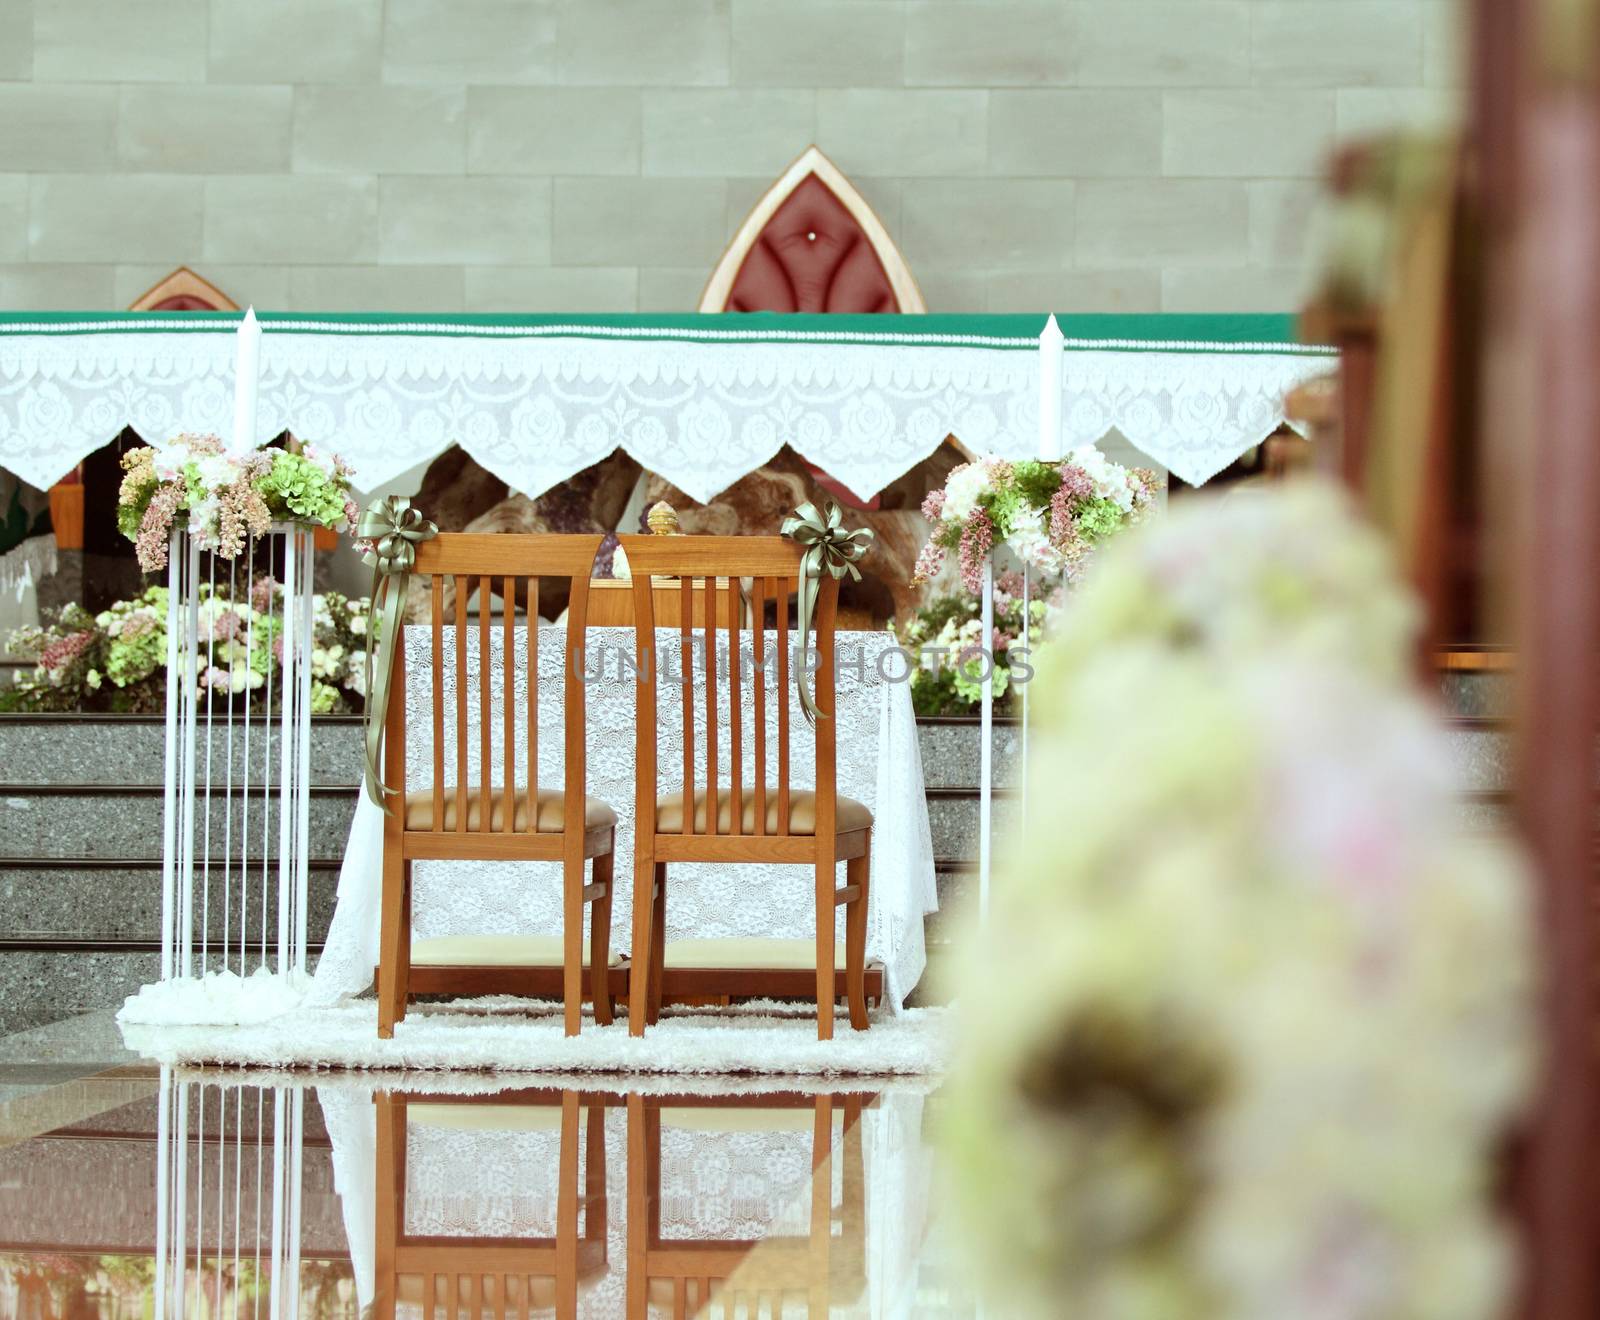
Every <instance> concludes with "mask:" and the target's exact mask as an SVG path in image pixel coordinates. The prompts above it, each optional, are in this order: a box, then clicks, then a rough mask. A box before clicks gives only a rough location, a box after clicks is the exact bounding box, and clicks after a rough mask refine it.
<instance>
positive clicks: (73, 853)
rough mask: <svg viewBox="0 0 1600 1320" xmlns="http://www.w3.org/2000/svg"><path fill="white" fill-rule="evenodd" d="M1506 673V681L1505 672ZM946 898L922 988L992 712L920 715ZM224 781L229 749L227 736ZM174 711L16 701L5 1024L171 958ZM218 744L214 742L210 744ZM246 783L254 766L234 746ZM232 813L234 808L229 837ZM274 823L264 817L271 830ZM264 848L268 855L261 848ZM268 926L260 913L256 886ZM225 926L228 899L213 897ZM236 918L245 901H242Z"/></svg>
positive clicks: (1499, 793) (1483, 801)
mask: <svg viewBox="0 0 1600 1320" xmlns="http://www.w3.org/2000/svg"><path fill="white" fill-rule="evenodd" d="M1497 681H1498V683H1499V686H1495V683H1496V682H1497ZM1503 687H1504V681H1503V679H1500V677H1499V676H1487V675H1485V676H1455V677H1454V678H1453V679H1452V686H1451V687H1450V688H1449V689H1448V690H1447V692H1446V697H1447V700H1448V701H1449V703H1450V705H1451V708H1452V709H1453V710H1456V711H1458V712H1462V713H1460V714H1458V715H1456V717H1455V718H1454V720H1453V723H1452V727H1451V732H1450V738H1451V745H1452V748H1453V751H1454V754H1455V759H1456V778H1457V783H1458V785H1459V787H1460V789H1461V791H1462V794H1463V799H1464V801H1463V807H1464V810H1465V811H1466V812H1467V813H1468V816H1469V819H1471V820H1474V821H1485V822H1487V821H1490V820H1494V819H1498V818H1500V817H1501V816H1502V815H1503V810H1504V806H1503V804H1504V787H1505V784H1506V782H1507V777H1506V764H1505V763H1506V738H1505V733H1504V726H1503V723H1502V721H1501V719H1500V713H1501V710H1502V709H1503V696H1502V689H1503ZM918 724H919V735H920V743H921V751H922V770H923V778H924V782H925V784H926V787H927V798H928V818H929V824H930V827H931V831H932V835H933V852H934V858H935V871H936V876H937V882H938V893H939V906H940V911H939V912H937V913H935V914H933V915H932V916H931V917H929V919H928V928H927V934H928V948H929V962H930V967H931V968H932V970H933V973H934V974H933V975H931V976H930V977H929V978H928V979H927V980H925V982H924V987H923V988H922V991H921V993H923V994H925V995H928V996H932V997H935V998H936V997H938V996H939V994H940V993H941V992H940V990H939V984H938V982H939V978H938V976H937V968H938V963H939V961H940V959H941V957H942V956H943V955H944V954H945V953H946V952H948V950H949V948H950V941H951V939H952V938H953V937H954V936H955V933H956V932H957V931H958V930H959V929H960V915H959V914H960V912H961V910H962V909H963V907H965V906H966V905H967V904H968V903H970V902H971V901H972V899H973V897H974V893H973V891H974V890H975V888H976V875H975V870H976V867H975V861H976V858H977V854H978V780H979V741H978V725H977V721H976V720H967V719H924V720H921V721H919V722H918ZM261 729H262V726H261V725H259V724H258V725H255V726H254V730H255V732H253V733H252V739H253V741H252V749H251V761H252V762H253V764H252V766H251V780H252V782H253V783H259V782H260V775H261V770H262V767H263V764H264V758H263V755H262V752H263V748H264V743H263V741H262V739H261V736H260V731H261ZM215 736H216V738H217V742H216V744H215V745H214V747H213V753H212V755H213V770H212V773H213V779H214V781H218V782H220V781H221V780H222V779H223V778H225V776H226V772H227V763H228V749H227V746H226V743H225V741H224V740H223V736H222V735H221V734H220V733H219V734H217V735H215ZM312 737H313V741H312V759H313V766H312V798H311V832H312V840H313V846H312V862H311V889H310V912H309V924H310V939H311V946H312V951H313V954H315V953H316V952H318V951H320V948H321V942H322V940H323V938H324V935H325V933H326V931H327V927H328V922H329V921H330V920H331V918H332V913H333V906H334V896H335V890H336V887H337V883H338V868H339V859H340V857H341V856H342V854H343V850H344V842H345V836H346V833H347V831H348V829H349V824H350V817H351V814H352V812H353V811H354V809H355V801H356V785H357V783H358V782H359V779H360V770H361V736H360V722H359V721H358V720H356V719H353V718H345V719H337V718H335V719H326V720H319V721H317V723H316V724H315V725H314V729H313V736H312ZM1019 743H1020V736H1019V730H1018V728H1017V726H1016V725H1015V724H1013V723H1011V722H1008V721H996V724H995V728H994V743H993V747H994V753H993V765H994V779H995V785H996V790H997V798H996V802H995V808H994V821H995V831H996V834H997V835H999V834H1001V833H1003V832H1004V831H1005V830H1006V829H1007V828H1008V823H1009V822H1010V821H1011V820H1012V819H1014V813H1015V811H1016V809H1017V805H1018V804H1017V801H1016V798H1015V784H1016V771H1017V764H1018V750H1019ZM163 746H164V738H163V729H162V722H161V719H160V717H125V716H92V715H91V716H79V717H70V718H69V717H62V716H27V715H0V1035H5V1034H7V1033H9V1032H12V1031H18V1030H22V1029H25V1028H27V1027H31V1026H37V1025H41V1024H43V1023H47V1022H51V1021H55V1020H58V1019H60V1018H64V1017H68V1016H71V1015H73V1014H75V1013H83V1012H88V1011H90V1010H93V1009H98V1008H105V1007H108V1006H111V1005H115V1004H118V1003H120V1002H121V1001H122V999H123V998H124V997H125V996H126V995H128V994H129V993H131V992H132V991H133V990H134V989H136V988H137V987H138V986H139V985H141V984H143V983H145V982H146V981H149V980H151V979H153V978H154V976H155V975H156V972H157V969H158V956H159V950H160V947H161V946H160V913H161V830H162V820H161V817H162V773H163V771H162V754H163ZM202 755H203V747H202ZM233 767H234V773H235V781H236V782H238V781H239V780H240V779H242V777H243V771H244V768H245V762H244V749H243V746H242V740H241V739H239V738H238V736H237V735H236V738H235V745H234V747H233ZM230 824H236V822H230V821H229V819H228V818H227V817H226V815H225V814H224V813H223V812H222V810H221V808H220V807H219V808H218V809H217V811H216V813H215V814H214V816H213V820H212V830H213V838H214V839H216V838H221V837H222V834H223V832H224V831H225V830H227V829H228V828H229V827H230ZM259 828H260V827H259V824H257V826H256V829H257V830H259ZM266 852H267V856H268V867H267V872H268V885H269V907H268V912H269V923H270V921H271V919H272V914H274V913H275V911H276V909H275V907H274V906H272V904H274V903H275V897H274V896H272V894H271V890H272V886H273V883H274V882H275V878H276V838H275V837H274V838H273V839H271V840H269V846H268V848H267V849H266ZM251 854H252V856H253V857H255V858H256V859H257V860H256V862H255V865H256V866H257V867H259V865H260V861H259V859H260V856H261V850H260V848H259V842H258V841H253V842H252V847H251ZM252 891H253V895H254V896H253V898H252V904H251V906H252V909H253V913H252V916H253V920H252V928H257V927H258V926H259V921H260V916H259V909H258V908H256V904H257V903H259V902H260V898H259V894H260V891H259V890H257V889H256V888H255V886H254V885H253V886H252ZM209 918H210V926H209V928H210V930H211V931H212V933H213V934H214V935H220V933H221V930H222V923H223V920H224V913H223V911H222V910H221V909H220V907H218V906H216V905H213V908H212V910H211V911H210V913H209ZM227 918H228V919H229V920H230V921H236V920H237V914H235V913H231V912H230V913H228V914H227Z"/></svg>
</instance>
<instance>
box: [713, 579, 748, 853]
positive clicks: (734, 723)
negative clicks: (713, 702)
mask: <svg viewBox="0 0 1600 1320" xmlns="http://www.w3.org/2000/svg"><path fill="white" fill-rule="evenodd" d="M715 584H716V579H714V578H713V579H712V587H711V589H710V591H708V592H707V595H706V604H707V607H708V608H709V607H710V605H711V604H712V603H713V602H714V601H715V600H716V585H715ZM739 679H740V674H739V579H738V578H736V577H730V578H729V579H728V781H729V787H730V789H731V792H730V794H729V801H728V815H729V819H730V820H731V821H732V826H733V827H732V829H730V830H729V833H730V834H743V833H744V744H743V740H742V738H741V737H740V725H741V719H740V716H741V714H742V712H741V710H740V706H741V702H742V690H741V688H740V683H739Z"/></svg>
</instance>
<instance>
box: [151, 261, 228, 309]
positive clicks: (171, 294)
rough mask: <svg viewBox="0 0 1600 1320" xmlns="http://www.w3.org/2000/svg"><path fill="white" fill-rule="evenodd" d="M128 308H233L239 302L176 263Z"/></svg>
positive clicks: (208, 281)
mask: <svg viewBox="0 0 1600 1320" xmlns="http://www.w3.org/2000/svg"><path fill="white" fill-rule="evenodd" d="M128 310H129V311H130V312H236V311H238V310H239V304H238V303H236V302H234V300H233V299H232V298H230V297H228V295H227V294H225V293H224V292H223V291H222V290H221V289H219V288H217V286H216V285H215V284H213V283H212V282H211V281H210V280H208V279H205V278H203V277H202V276H199V275H196V274H195V273H194V272H193V271H192V270H190V269H189V268H188V267H187V266H179V267H178V269H177V270H175V271H173V272H172V274H170V275H168V276H167V277H166V278H165V279H163V280H159V281H157V282H156V283H155V284H153V285H151V286H150V287H149V288H148V289H146V290H145V291H144V292H143V293H142V294H140V295H139V297H138V298H136V299H135V300H134V301H133V302H132V303H131V304H130V305H129V307H128Z"/></svg>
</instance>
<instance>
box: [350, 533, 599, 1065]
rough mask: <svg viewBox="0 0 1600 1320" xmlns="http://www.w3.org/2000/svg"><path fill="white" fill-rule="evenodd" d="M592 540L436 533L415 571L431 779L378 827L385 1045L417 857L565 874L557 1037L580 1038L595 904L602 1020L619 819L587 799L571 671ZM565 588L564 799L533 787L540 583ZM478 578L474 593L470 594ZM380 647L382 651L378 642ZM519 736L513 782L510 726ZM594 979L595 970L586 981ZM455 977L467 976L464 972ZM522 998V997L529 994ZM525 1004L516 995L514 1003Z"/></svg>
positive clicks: (460, 988)
mask: <svg viewBox="0 0 1600 1320" xmlns="http://www.w3.org/2000/svg"><path fill="white" fill-rule="evenodd" d="M599 548H600V538H599V537H598V536H514V535H511V534H509V533H502V534H498V535H469V534H466V533H456V534H451V533H445V534H443V535H441V536H437V537H435V538H434V539H432V540H431V541H425V542H423V543H422V545H420V546H419V547H418V548H417V562H416V571H417V573H418V574H419V575H422V576H427V577H430V578H431V579H432V583H433V595H432V604H433V610H432V620H431V622H430V624H429V631H430V633H431V635H432V638H433V665H432V670H433V701H432V708H433V772H432V777H431V779H430V780H429V782H428V783H427V784H426V785H425V786H423V787H421V788H419V789H418V790H417V791H416V792H413V793H406V794H405V796H404V798H403V799H402V800H401V801H400V802H396V803H393V804H391V808H390V811H389V813H388V815H387V816H386V817H385V818H384V826H383V917H382V921H383V929H382V934H381V937H380V940H379V965H378V1035H379V1036H381V1037H385V1038H387V1037H390V1036H393V1035H394V1027H395V1023H396V1022H398V1021H399V1020H400V1019H401V1018H403V1017H405V1014H406V1000H407V997H408V990H409V982H410V977H411V864H412V862H413V861H416V860H417V859H419V858H420V859H428V860H432V859H440V860H457V859H474V860H475V859H481V860H486V861H507V862H510V861H526V862H532V861H549V862H561V863H562V864H563V867H564V870H563V876H562V883H563V903H562V953H561V968H562V977H561V984H562V998H563V1001H564V1004H565V1009H566V1031H567V1035H569V1036H576V1035H577V1034H578V1026H579V1013H580V1006H581V1000H582V997H583V981H584V979H585V978H584V975H583V972H584V968H583V948H582V946H583V908H584V904H585V903H590V902H592V903H593V904H594V912H593V916H592V918H591V922H590V948H589V965H590V968H591V973H590V975H589V977H588V980H589V981H590V983H591V985H590V990H591V993H592V996H593V999H594V1016H595V1021H596V1022H598V1023H601V1024H604V1023H607V1022H610V1021H611V989H610V983H609V977H608V976H607V975H606V973H605V971H604V969H605V968H607V967H608V966H609V963H610V951H611V853H612V844H613V840H614V836H615V832H616V824H617V815H616V812H614V811H612V809H611V808H610V807H609V806H607V805H606V804H605V803H604V802H601V801H599V800H597V799H595V798H591V797H589V796H587V794H586V791H585V785H586V766H585V759H586V739H585V732H584V681H583V678H582V670H581V669H580V670H579V673H578V676H577V677H574V674H573V666H574V665H575V664H581V663H582V662H581V658H580V657H581V656H582V654H583V647H584V626H585V615H586V607H587V603H588V599H589V575H590V573H591V572H592V571H593V568H594V556H595V552H596V551H597V550H598V549H599ZM541 575H545V576H559V577H565V578H567V579H568V580H569V583H570V588H571V593H572V594H571V602H570V604H569V605H568V607H567V655H568V664H567V665H566V667H565V669H564V671H563V673H564V677H563V683H562V687H563V689H564V695H565V700H564V702H563V705H564V706H565V715H566V750H565V776H564V780H563V785H562V787H561V788H560V789H554V788H550V789H543V790H541V787H540V783H539V695H540V694H539V682H538V675H539V629H538V627H537V620H538V612H539V611H538V601H539V578H540V576H541ZM447 576H449V577H451V578H453V585H454V588H455V648H454V649H455V655H454V663H453V664H452V666H451V673H452V674H453V681H454V684H455V701H454V703H453V704H454V707H455V740H454V741H455V782H454V784H453V785H452V786H450V787H449V788H448V789H447V787H446V784H445V754H444V746H445V705H446V701H445V657H444V600H443V593H444V580H445V578H446V577H447ZM474 578H476V584H474ZM474 585H476V589H477V593H478V666H477V668H478V673H477V675H476V681H475V682H474V680H473V678H472V676H470V675H469V673H468V664H467V628H468V624H467V597H468V596H470V595H471V594H472V591H473V589H474ZM495 593H497V594H499V595H500V597H501V601H502V609H503V613H504V617H503V625H504V627H503V642H502V648H503V649H502V666H501V667H502V671H503V672H502V674H501V676H500V677H501V680H502V682H501V684H500V686H501V687H502V692H501V697H500V707H501V709H500V712H499V720H498V721H497V720H496V719H495V717H494V709H493V708H494V688H495V686H496V683H495V675H494V673H493V664H492V662H491V652H490V647H491V633H490V622H489V605H490V596H491V594H495ZM519 601H520V602H522V603H524V604H525V605H526V606H527V609H526V623H527V626H526V627H524V628H523V630H522V645H523V646H524V647H525V648H526V651H527V678H528V682H527V696H526V698H525V701H524V704H525V706H526V708H527V709H526V712H525V713H524V714H523V715H522V716H521V719H520V721H519V717H518V712H517V708H516V664H515V657H516V647H517V645H518V637H517V631H516V629H515V627H514V626H513V625H514V621H515V619H514V616H515V614H516V605H517V603H518V602H519ZM405 631H406V630H405V628H404V626H402V627H401V630H400V636H399V637H398V638H396V639H394V644H395V647H396V653H395V662H394V665H395V669H394V679H393V682H392V686H391V689H390V698H389V709H388V711H387V712H386V713H385V721H386V723H385V728H386V734H385V736H386V738H387V745H386V748H385V753H386V754H385V760H384V778H385V780H386V781H387V782H388V783H389V784H390V785H392V786H394V787H396V788H403V787H404V785H405V781H406V679H405V674H406V648H405ZM384 640H385V642H387V641H388V640H389V639H387V638H386V639H384ZM473 688H476V692H475V694H474V700H473V702H472V704H473V705H475V706H476V707H477V710H478V734H479V736H478V738H477V739H476V741H477V744H478V746H477V757H476V759H477V761H478V782H477V784H476V785H469V784H468V782H467V779H468V773H469V766H470V765H471V763H472V760H473V757H472V756H471V754H470V753H469V749H468V736H467V726H468V721H467V707H468V693H469V691H470V690H472V689H473ZM497 722H498V723H500V724H501V735H500V745H501V758H500V765H501V771H500V777H499V780H498V781H497V780H496V778H495V772H494V768H493V765H494V757H493V746H494V740H495V725H496V723H497ZM519 723H522V724H524V725H525V726H526V727H525V728H524V729H523V730H522V736H523V739H524V743H525V746H524V749H523V758H524V759H525V765H524V767H523V773H522V774H521V776H520V777H519V775H518V766H517V761H518V759H519V757H518V754H517V736H518V732H519V730H518V725H519ZM591 857H592V858H594V883H592V884H589V885H585V884H584V876H583V873H584V863H585V862H586V861H587V860H588V859H589V858H591ZM592 969H600V971H599V972H598V974H596V973H595V972H594V971H593V970H592ZM462 970H463V971H466V970H470V969H467V968H463V969H462ZM531 988H532V986H531V985H530V986H529V989H531ZM429 989H430V990H434V991H435V992H437V991H439V990H441V989H445V990H453V991H454V992H455V993H466V994H472V993H480V994H481V993H483V990H482V988H481V985H477V984H474V983H473V982H471V981H470V980H468V979H465V978H464V979H463V980H462V981H461V982H460V983H459V984H458V985H455V986H448V985H440V984H437V983H432V984H430V986H429ZM524 993H526V991H525V992H524Z"/></svg>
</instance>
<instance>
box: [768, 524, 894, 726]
mask: <svg viewBox="0 0 1600 1320" xmlns="http://www.w3.org/2000/svg"><path fill="white" fill-rule="evenodd" d="M782 531H783V534H784V535H785V536H788V537H792V538H793V539H794V540H796V541H798V542H799V543H800V544H801V545H803V546H804V547H805V554H804V555H803V556H802V557H801V560H800V583H799V594H800V601H799V604H800V645H801V646H805V645H806V644H807V643H808V642H809V640H810V637H811V616H812V614H813V613H814V612H815V610H816V608H817V583H819V582H820V581H821V580H822V575H823V574H824V573H827V574H828V575H829V576H830V577H834V578H842V577H843V576H844V575H845V574H846V573H848V574H849V575H850V577H851V578H852V579H853V580H854V581H856V582H859V581H861V570H860V569H859V568H857V567H856V561H857V560H859V559H860V558H861V557H862V556H863V555H865V554H866V553H867V550H868V548H869V547H870V546H871V545H872V541H873V537H874V533H873V531H872V529H871V528H869V527H859V528H857V529H856V530H855V531H853V532H847V531H845V529H844V512H843V510H841V509H840V508H839V506H838V505H837V504H836V503H834V501H832V500H829V501H828V502H827V505H826V511H825V512H823V513H818V512H817V506H816V505H815V504H811V503H806V504H802V505H801V506H800V507H799V508H798V509H796V510H795V511H794V513H793V514H792V515H790V516H789V517H787V518H785V519H784V520H783V528H782ZM794 674H795V683H796V685H797V686H798V687H799V689H800V709H801V710H803V711H805V713H806V719H807V720H809V721H810V722H811V723H812V724H815V723H816V722H817V717H818V716H819V715H820V716H821V717H822V718H823V719H831V718H832V716H831V715H830V714H829V713H828V712H827V711H821V710H818V709H817V703H816V701H815V700H814V699H813V698H812V695H811V693H810V692H809V691H807V689H806V667H805V665H803V664H798V665H796V666H795V667H794Z"/></svg>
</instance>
